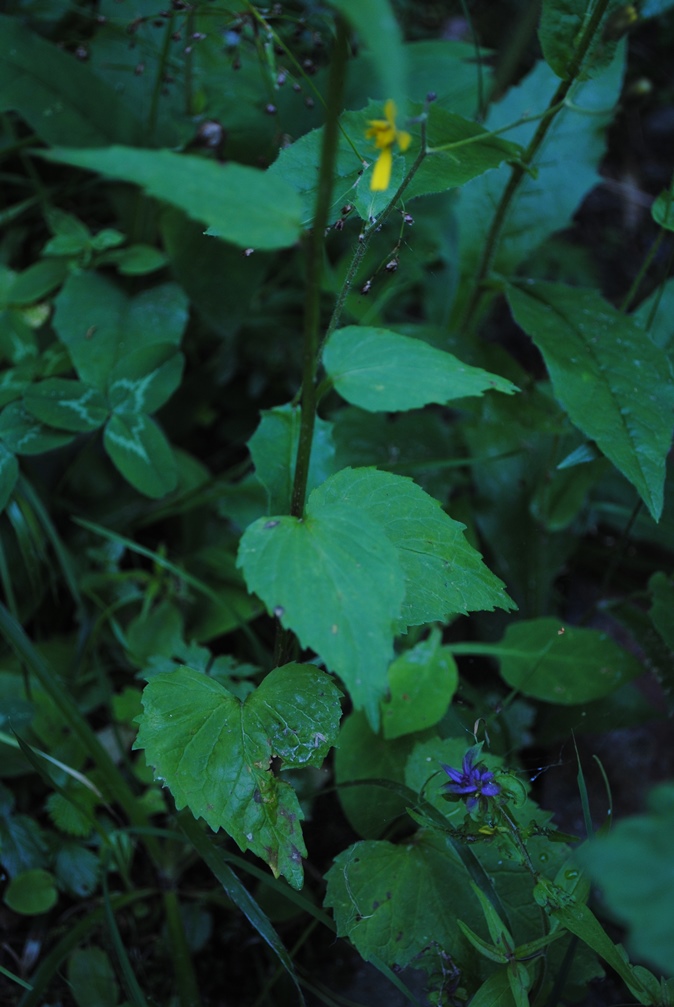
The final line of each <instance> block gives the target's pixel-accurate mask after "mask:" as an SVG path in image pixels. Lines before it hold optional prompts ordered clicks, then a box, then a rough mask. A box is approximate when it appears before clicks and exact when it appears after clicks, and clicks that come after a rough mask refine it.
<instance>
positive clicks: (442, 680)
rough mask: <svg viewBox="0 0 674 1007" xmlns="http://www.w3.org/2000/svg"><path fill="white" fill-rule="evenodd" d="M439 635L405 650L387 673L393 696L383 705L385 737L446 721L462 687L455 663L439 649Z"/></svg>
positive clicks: (446, 650) (436, 633) (444, 649)
mask: <svg viewBox="0 0 674 1007" xmlns="http://www.w3.org/2000/svg"><path fill="white" fill-rule="evenodd" d="M440 639H441V636H440V632H439V631H434V632H433V633H431V635H430V636H429V637H428V639H427V640H423V641H422V642H421V643H418V644H417V645H416V647H412V648H411V649H410V650H406V651H405V652H404V653H403V654H401V655H400V657H397V658H396V659H395V661H394V662H393V663H392V664H391V666H390V668H389V670H388V680H389V686H390V694H389V696H388V698H387V699H386V700H385V701H384V702H383V703H382V724H383V728H384V737H385V738H387V739H390V738H399V737H400V736H401V735H403V734H412V733H413V732H415V731H423V730H424V729H425V728H427V727H432V726H433V725H434V724H437V722H438V721H439V720H441V719H442V717H444V715H445V713H446V712H447V708H448V707H449V704H450V702H451V701H452V696H453V695H454V693H455V692H456V689H457V686H458V684H459V673H458V669H457V667H456V661H455V660H454V658H453V657H452V654H451V651H450V650H449V649H448V648H447V647H441V646H439V643H440Z"/></svg>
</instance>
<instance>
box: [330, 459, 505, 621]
mask: <svg viewBox="0 0 674 1007" xmlns="http://www.w3.org/2000/svg"><path fill="white" fill-rule="evenodd" d="M312 502H313V505H314V507H318V506H320V507H330V506H339V507H340V508H342V509H343V510H346V509H349V510H350V511H351V512H352V513H354V514H356V515H358V514H360V515H362V516H363V517H367V519H368V520H370V521H374V522H376V523H377V524H378V525H379V527H380V528H381V529H382V531H383V532H384V533H385V534H386V535H387V537H388V538H389V539H390V541H391V542H392V544H393V545H394V546H395V547H396V549H397V551H398V560H399V562H400V565H401V567H402V570H403V573H404V576H405V588H406V595H405V600H404V602H403V606H402V612H401V623H402V624H404V625H405V626H418V625H421V624H423V623H426V622H436V621H438V622H442V621H444V620H445V619H446V618H447V617H448V616H450V615H458V614H459V613H460V614H462V615H465V614H466V613H467V612H469V611H482V610H487V611H492V610H493V609H494V608H504V609H511V608H513V607H514V605H513V602H512V601H511V600H510V598H509V597H508V595H507V594H506V592H505V588H504V586H503V584H502V582H501V581H500V580H499V579H498V577H496V576H494V574H493V573H491V571H490V570H488V569H487V567H486V566H485V565H484V563H483V562H482V557H481V556H480V554H479V553H478V552H477V551H476V550H475V549H473V547H472V546H471V545H469V544H468V542H467V541H466V539H465V537H464V535H463V532H464V529H465V525H463V524H461V523H460V522H458V521H453V520H452V518H450V517H449V516H448V515H447V514H445V512H444V511H443V509H442V507H441V506H440V504H439V503H438V501H437V500H434V499H433V497H430V496H429V495H428V494H427V493H424V491H423V490H422V489H421V487H419V486H417V484H416V483H415V482H413V480H412V479H408V478H406V477H405V476H399V475H393V474H392V473H390V472H380V471H379V470H378V469H373V468H361V469H349V468H347V469H343V470H342V471H341V472H339V473H338V474H337V475H335V476H333V477H332V478H331V479H328V480H327V481H326V482H325V483H323V485H322V486H319V487H318V489H317V490H315V491H314V493H313V495H312Z"/></svg>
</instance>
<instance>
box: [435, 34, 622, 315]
mask: <svg viewBox="0 0 674 1007" xmlns="http://www.w3.org/2000/svg"><path fill="white" fill-rule="evenodd" d="M623 67H624V47H620V48H619V50H618V53H617V55H616V58H615V60H614V61H613V63H611V65H610V66H609V67H608V68H607V69H606V70H605V71H604V72H603V73H601V74H600V75H599V76H598V77H597V78H595V79H594V80H589V81H585V82H583V83H582V84H580V85H579V86H578V87H576V88H575V89H574V92H573V106H572V107H569V106H567V107H565V108H563V109H562V111H561V112H559V113H558V115H557V116H556V117H555V120H554V122H553V123H552V125H551V126H550V128H549V130H548V133H547V135H546V138H545V140H544V142H543V145H542V147H541V148H540V151H539V154H538V157H537V159H536V161H535V164H534V171H532V172H531V173H529V174H527V175H526V176H525V178H524V179H523V180H522V181H521V182H520V185H519V186H518V189H517V192H516V194H515V197H514V199H513V200H512V202H511V204H510V208H509V211H508V215H507V217H506V220H505V222H504V226H503V230H502V232H501V238H500V241H499V243H498V247H497V248H496V250H495V256H494V262H493V269H494V270H495V271H497V272H499V273H503V274H504V275H506V276H507V275H511V274H512V273H514V272H515V270H516V268H517V266H518V265H519V263H520V262H521V261H522V260H523V259H524V258H526V257H527V256H530V255H532V254H533V253H534V252H535V250H536V248H537V246H538V245H540V244H541V242H542V241H544V240H545V239H546V238H547V237H549V235H551V234H552V233H553V232H555V231H558V230H561V229H562V228H564V227H567V226H568V225H569V224H570V222H571V218H572V216H573V214H574V212H575V211H576V209H577V207H578V205H579V203H580V202H581V201H582V199H583V198H584V197H585V195H586V194H587V193H588V192H589V191H590V190H591V189H593V188H594V187H595V186H596V185H598V184H599V182H600V176H599V172H598V166H599V164H600V162H601V160H602V158H603V157H604V154H605V152H606V141H605V130H606V127H607V125H608V124H609V123H610V122H611V121H612V120H613V106H614V105H615V103H616V102H617V101H618V98H619V96H620V93H621V89H622V77H623ZM557 85H558V80H557V78H556V77H555V75H554V74H553V72H552V71H551V70H550V68H549V67H548V66H547V65H546V64H545V63H543V62H539V63H538V64H536V66H535V67H534V68H533V70H532V71H531V72H530V73H529V74H528V75H527V76H526V77H525V78H524V80H523V81H522V82H521V83H520V84H518V86H517V87H514V88H511V89H510V90H509V91H508V93H507V94H506V95H505V97H504V98H503V99H502V100H501V101H499V102H496V103H492V105H491V106H490V111H489V115H488V116H487V121H486V125H487V127H488V128H489V129H500V128H501V127H503V126H506V125H508V124H510V123H513V122H516V121H517V120H518V119H520V118H521V117H525V116H529V115H531V112H532V109H539V108H541V95H546V96H547V95H552V94H554V92H555V89H556V87H557ZM538 125H539V123H538V122H537V121H534V122H527V123H523V124H521V125H519V126H517V127H516V128H515V129H512V130H509V131H508V133H507V136H508V137H509V138H510V139H511V140H515V141H516V142H517V143H520V144H522V146H526V145H527V144H528V143H529V142H530V141H531V139H532V138H533V136H534V133H535V132H536V129H537V128H538ZM570 165H573V170H572V171H570V170H569V166H570ZM510 176H511V170H510V168H509V167H508V166H503V167H501V168H496V169H494V170H493V171H490V172H487V173H486V174H484V175H481V176H480V177H479V178H476V179H474V180H473V181H471V182H469V183H468V184H467V185H466V186H465V187H464V188H463V189H462V190H461V193H460V194H459V198H458V200H457V204H456V211H455V212H456V216H457V221H458V225H459V241H460V252H461V254H460V261H461V272H462V276H464V277H466V280H469V278H470V277H471V276H472V275H473V274H474V272H475V270H476V268H477V263H478V262H479V259H480V257H481V255H482V252H483V249H484V246H485V241H486V240H487V234H488V232H489V228H490V226H491V221H492V217H493V212H485V207H491V208H495V207H496V206H497V205H498V204H499V201H500V199H501V197H502V195H503V192H504V190H505V188H506V186H507V185H508V182H509V180H510ZM534 206H535V207H536V211H535V212H532V207H534ZM469 288H470V283H467V289H469ZM459 289H461V288H459ZM460 296H461V295H459V297H460Z"/></svg>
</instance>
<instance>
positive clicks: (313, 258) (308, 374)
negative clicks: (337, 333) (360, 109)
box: [274, 17, 347, 667]
mask: <svg viewBox="0 0 674 1007" xmlns="http://www.w3.org/2000/svg"><path fill="white" fill-rule="evenodd" d="M346 59H347V29H346V25H345V23H344V21H343V20H342V18H340V17H338V18H337V34H336V38H335V48H334V52H333V56H332V62H331V66H330V78H329V81H328V100H327V118H326V122H325V127H324V130H323V146H322V148H321V164H320V168H319V176H318V190H317V193H316V210H315V213H314V222H313V227H312V229H311V232H310V234H309V239H308V241H307V246H306V250H307V294H306V300H305V302H304V362H303V368H302V392H301V397H300V405H301V417H300V435H299V443H298V445H297V457H296V459H295V476H294V479H293V489H292V495H291V498H290V513H291V515H292V516H293V517H296V518H301V517H302V515H303V514H304V504H305V501H306V496H307V482H308V479H309V463H310V461H311V445H312V442H313V439H314V427H315V425H316V408H317V406H318V396H317V387H316V371H317V370H318V360H319V352H318V349H319V347H318V329H319V325H320V320H321V281H322V278H323V257H324V254H325V251H324V242H325V229H326V227H327V225H328V219H329V213H330V200H331V198H332V185H333V177H334V173H335V162H336V160H337V142H338V139H339V113H340V111H341V108H342V100H343V95H344V83H345V70H346ZM294 646H295V638H294V635H293V634H292V633H291V632H290V631H289V630H284V629H283V628H282V627H281V624H280V623H278V624H277V629H276V642H275V645H274V664H275V665H276V667H280V666H281V665H283V664H286V663H287V662H288V661H289V660H290V656H291V654H292V651H293V648H294Z"/></svg>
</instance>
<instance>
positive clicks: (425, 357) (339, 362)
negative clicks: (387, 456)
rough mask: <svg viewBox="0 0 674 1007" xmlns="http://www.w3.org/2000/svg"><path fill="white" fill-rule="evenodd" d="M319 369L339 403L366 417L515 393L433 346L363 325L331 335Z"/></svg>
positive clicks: (507, 383)
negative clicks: (495, 393)
mask: <svg viewBox="0 0 674 1007" xmlns="http://www.w3.org/2000/svg"><path fill="white" fill-rule="evenodd" d="M323 366H324V367H325V369H326V371H327V373H328V376H329V378H330V379H331V381H332V383H333V384H334V387H335V389H336V390H337V391H338V392H339V394H340V395H341V396H342V398H344V399H346V401H347V402H350V403H351V404H352V405H354V406H359V407H360V408H361V409H366V410H367V411H368V412H399V411H403V410H407V409H418V408H420V407H421V406H426V405H428V404H429V403H430V402H439V403H445V402H451V401H452V399H461V398H464V397H466V396H469V395H482V394H483V393H484V392H485V391H488V390H490V389H492V390H494V391H498V392H506V393H508V394H512V393H513V392H515V391H516V388H515V387H514V385H513V384H512V383H511V382H510V381H506V380H504V379H503V378H501V377H499V376H498V375H496V374H488V373H487V372H486V371H483V370H481V369H480V368H478V367H469V366H468V365H466V364H462V363H461V362H460V361H459V360H457V359H456V357H453V356H452V355H451V354H450V353H443V352H442V351H441V350H437V349H436V348H435V347H434V346H428V345H427V344H426V343H423V342H420V341H419V340H413V339H409V338H408V337H407V336H400V335H398V334H397V333H395V332H388V331H387V330H386V329H374V328H370V327H368V326H365V325H348V326H347V327H346V328H344V329H338V330H337V332H333V333H332V335H331V336H330V338H329V340H328V342H327V345H326V347H325V350H324V352H323Z"/></svg>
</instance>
